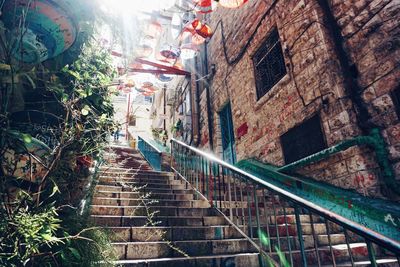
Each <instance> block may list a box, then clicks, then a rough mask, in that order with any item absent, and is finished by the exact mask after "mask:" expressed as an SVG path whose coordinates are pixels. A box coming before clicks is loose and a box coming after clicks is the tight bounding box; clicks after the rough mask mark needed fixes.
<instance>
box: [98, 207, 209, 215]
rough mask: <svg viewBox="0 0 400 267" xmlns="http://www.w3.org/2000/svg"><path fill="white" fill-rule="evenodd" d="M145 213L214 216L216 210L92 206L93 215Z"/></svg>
mask: <svg viewBox="0 0 400 267" xmlns="http://www.w3.org/2000/svg"><path fill="white" fill-rule="evenodd" d="M147 212H157V215H160V216H199V217H201V216H215V215H217V214H216V213H217V212H216V210H214V209H212V208H182V207H171V206H150V207H148V208H146V207H144V206H143V205H141V206H102V205H92V206H91V214H93V215H120V216H136V215H137V216H145V215H146V214H147Z"/></svg>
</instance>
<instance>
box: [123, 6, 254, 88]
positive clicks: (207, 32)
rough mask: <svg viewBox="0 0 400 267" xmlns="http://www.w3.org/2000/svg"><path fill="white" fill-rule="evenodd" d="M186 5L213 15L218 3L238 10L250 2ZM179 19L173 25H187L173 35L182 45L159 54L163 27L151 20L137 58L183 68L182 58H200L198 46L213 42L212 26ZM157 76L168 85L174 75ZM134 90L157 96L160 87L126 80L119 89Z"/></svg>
mask: <svg viewBox="0 0 400 267" xmlns="http://www.w3.org/2000/svg"><path fill="white" fill-rule="evenodd" d="M186 2H191V3H192V8H193V10H194V11H195V12H197V13H202V14H206V13H210V12H212V11H213V9H214V8H215V6H216V4H218V5H220V6H222V7H225V8H238V7H241V6H242V5H244V4H245V3H246V2H248V0H186ZM176 17H177V16H175V21H174V22H173V23H171V25H172V26H173V27H174V28H177V27H178V26H179V24H181V23H183V24H184V26H183V27H182V28H181V30H180V33H179V31H177V30H176V29H175V32H176V35H174V36H175V37H176V36H178V37H177V38H178V40H179V43H180V46H176V45H170V44H164V45H162V46H161V48H160V49H159V51H158V53H155V51H154V48H155V43H156V42H157V39H158V38H159V37H160V36H161V34H162V32H163V28H162V25H161V24H160V23H159V22H158V21H157V20H155V19H152V20H151V21H150V23H149V24H148V25H147V27H146V30H145V35H144V37H143V39H142V41H141V42H140V43H139V45H138V46H137V47H136V51H135V54H136V56H137V58H149V57H153V56H154V58H155V59H156V60H157V61H158V62H161V63H162V64H164V65H165V66H171V67H174V68H178V69H182V66H181V65H180V63H179V59H180V58H181V59H184V60H187V59H191V58H194V57H196V56H197V55H198V53H199V51H200V49H199V47H198V46H199V45H200V44H203V43H204V42H205V41H206V40H208V39H210V38H211V37H212V35H213V31H212V29H211V27H210V26H209V25H208V24H207V23H205V22H204V21H201V20H200V19H198V18H195V19H192V20H188V18H186V19H185V18H184V17H181V18H179V16H178V17H177V19H176ZM182 20H183V22H182ZM181 25H182V24H181ZM175 37H174V38H175ZM132 66H133V65H132ZM134 68H137V69H141V68H142V66H141V64H139V63H137V66H134ZM155 77H156V78H157V79H158V80H159V81H160V82H162V83H165V82H169V81H171V80H172V79H173V77H174V75H171V74H164V73H158V74H155ZM133 88H134V89H135V90H136V91H137V92H138V93H140V94H142V95H144V96H151V95H154V94H155V92H157V91H158V88H157V87H156V86H155V85H154V84H153V83H151V82H143V83H142V84H141V86H140V87H137V86H135V82H134V81H133V80H132V79H128V80H126V81H125V82H124V83H123V84H122V85H120V86H119V89H120V90H123V91H124V92H125V93H130V92H131V90H132V89H133Z"/></svg>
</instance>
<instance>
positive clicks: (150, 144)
mask: <svg viewBox="0 0 400 267" xmlns="http://www.w3.org/2000/svg"><path fill="white" fill-rule="evenodd" d="M139 138H140V139H142V140H143V141H145V142H146V143H147V144H148V145H149V146H151V147H152V148H153V149H154V150H155V151H156V152H157V153H159V154H161V153H162V151H161V150H160V149H158V148H157V147H156V146H155V145H153V144H152V143H151V142H150V141H149V140H148V139H147V138H144V137H142V136H140V135H138V140H139Z"/></svg>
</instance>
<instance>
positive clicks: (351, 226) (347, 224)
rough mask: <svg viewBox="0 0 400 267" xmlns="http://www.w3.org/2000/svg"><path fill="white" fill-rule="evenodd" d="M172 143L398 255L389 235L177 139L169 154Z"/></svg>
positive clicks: (397, 249) (394, 242)
mask: <svg viewBox="0 0 400 267" xmlns="http://www.w3.org/2000/svg"><path fill="white" fill-rule="evenodd" d="M173 143H176V144H178V145H180V146H182V147H184V148H186V149H188V150H190V151H192V152H194V153H196V154H197V155H200V156H202V157H204V158H205V159H207V160H209V161H210V162H213V163H216V164H218V165H220V166H222V167H224V168H226V169H229V170H231V171H233V172H234V173H237V174H240V175H241V176H243V177H245V178H246V179H248V180H249V181H251V182H253V183H256V184H258V185H261V186H263V187H265V188H266V189H268V190H271V191H273V192H275V193H277V194H278V195H281V196H283V197H284V198H285V199H287V200H288V201H290V202H294V203H296V204H298V205H300V206H302V207H303V208H306V209H308V210H311V211H313V212H314V213H316V214H317V215H320V216H322V217H323V218H325V219H328V220H330V221H333V222H334V223H337V224H338V225H340V226H342V227H343V228H345V229H348V230H350V231H352V232H355V233H357V234H358V235H360V236H361V237H363V238H366V239H368V240H370V241H372V242H374V243H376V244H379V245H381V246H383V247H384V248H386V249H388V250H391V251H392V252H394V253H396V255H400V243H399V242H397V241H396V240H393V239H391V238H390V237H387V236H384V235H382V234H380V233H377V232H375V231H373V230H371V229H369V228H366V227H365V226H363V225H361V224H359V223H356V222H354V221H351V220H349V219H347V218H345V217H343V216H341V215H339V214H336V213H334V212H331V211H329V210H327V209H325V208H323V207H321V206H319V205H316V204H314V203H312V202H310V201H308V200H306V199H303V198H301V197H299V196H297V195H295V194H293V193H290V192H288V191H286V190H284V189H282V188H280V187H278V186H275V185H273V184H271V183H268V182H266V181H264V180H262V179H260V178H258V177H256V176H254V175H252V174H249V173H247V172H245V171H243V170H241V169H239V168H237V167H235V166H233V165H231V164H229V163H227V162H224V161H223V160H221V159H219V158H217V157H216V156H214V155H211V154H209V153H206V152H204V151H201V150H199V149H197V148H194V147H191V146H189V145H187V144H185V143H183V142H181V141H179V140H176V139H172V140H171V147H172V148H171V155H174V149H173V147H174V145H173Z"/></svg>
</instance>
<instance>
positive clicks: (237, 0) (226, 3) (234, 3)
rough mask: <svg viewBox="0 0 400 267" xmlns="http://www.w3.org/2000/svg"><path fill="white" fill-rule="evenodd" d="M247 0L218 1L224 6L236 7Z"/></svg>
mask: <svg viewBox="0 0 400 267" xmlns="http://www.w3.org/2000/svg"><path fill="white" fill-rule="evenodd" d="M247 1H248V0H219V1H218V3H219V4H220V5H221V6H223V7H226V8H237V7H240V6H242V5H243V4H245V3H246V2H247Z"/></svg>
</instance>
